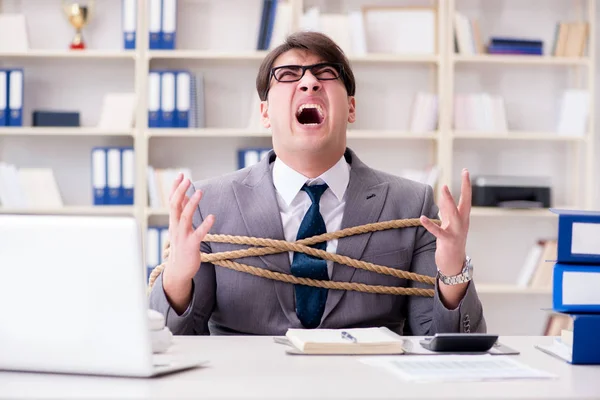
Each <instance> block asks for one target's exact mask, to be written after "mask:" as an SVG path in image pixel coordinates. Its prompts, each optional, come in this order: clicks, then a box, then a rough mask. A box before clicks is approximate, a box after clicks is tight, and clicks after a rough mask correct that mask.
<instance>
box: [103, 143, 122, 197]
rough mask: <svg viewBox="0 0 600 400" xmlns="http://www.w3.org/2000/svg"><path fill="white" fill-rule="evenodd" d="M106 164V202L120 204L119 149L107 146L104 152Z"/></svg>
mask: <svg viewBox="0 0 600 400" xmlns="http://www.w3.org/2000/svg"><path fill="white" fill-rule="evenodd" d="M106 165H107V167H108V173H107V183H108V185H107V186H108V204H112V205H114V204H120V201H121V198H122V196H121V192H122V189H121V188H122V186H121V149H119V148H114V147H113V148H109V149H108V151H107V153H106Z"/></svg>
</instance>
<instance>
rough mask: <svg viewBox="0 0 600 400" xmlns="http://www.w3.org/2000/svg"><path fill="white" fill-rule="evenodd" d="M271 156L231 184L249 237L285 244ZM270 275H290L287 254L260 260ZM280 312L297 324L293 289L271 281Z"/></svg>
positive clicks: (282, 283) (287, 284)
mask: <svg viewBox="0 0 600 400" xmlns="http://www.w3.org/2000/svg"><path fill="white" fill-rule="evenodd" d="M272 155H273V153H272V152H271V154H270V156H268V157H265V158H264V159H263V160H262V161H261V162H260V163H259V164H258V165H256V166H255V167H254V168H252V170H251V171H250V173H249V174H248V176H247V178H246V179H244V181H242V182H241V183H240V182H234V185H233V192H234V194H235V198H236V201H237V205H238V208H239V210H240V214H241V215H242V219H243V221H244V225H245V227H246V230H247V232H248V235H249V236H253V237H259V238H270V239H279V240H285V235H284V233H283V226H282V223H281V217H280V214H279V205H278V204H277V198H276V194H275V188H274V186H273V177H272V174H271V169H270V158H271V157H272ZM260 259H261V260H262V261H263V262H264V263H265V264H266V266H267V267H268V268H269V269H270V270H272V271H278V272H282V273H286V274H289V273H290V269H291V268H290V260H289V256H288V253H287V252H283V253H278V254H272V255H269V256H260ZM272 282H273V284H274V285H275V291H276V293H277V297H278V299H279V302H280V304H281V308H282V309H283V312H284V313H285V315H286V316H287V318H288V319H289V320H290V322H292V323H293V324H294V325H297V324H299V323H300V322H299V320H298V318H297V316H296V311H295V307H294V287H293V285H290V284H289V283H284V282H279V281H272Z"/></svg>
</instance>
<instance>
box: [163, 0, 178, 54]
mask: <svg viewBox="0 0 600 400" xmlns="http://www.w3.org/2000/svg"><path fill="white" fill-rule="evenodd" d="M176 30H177V0H163V3H162V35H161V49H164V50H174V49H175V38H176Z"/></svg>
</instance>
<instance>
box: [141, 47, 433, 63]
mask: <svg viewBox="0 0 600 400" xmlns="http://www.w3.org/2000/svg"><path fill="white" fill-rule="evenodd" d="M267 54H268V52H267V51H248V52H235V51H232V52H223V51H212V50H150V51H148V58H149V59H154V60H160V59H177V60H214V61H219V60H221V61H227V60H230V61H262V60H263V59H264V58H265V56H266V55H267ZM348 58H349V60H350V62H352V63H388V62H389V63H434V64H435V63H438V62H439V60H440V57H439V56H438V55H419V54H416V55H402V54H366V55H364V56H352V55H349V56H348Z"/></svg>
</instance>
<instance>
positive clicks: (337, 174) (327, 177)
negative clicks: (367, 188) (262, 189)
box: [273, 156, 350, 206]
mask: <svg viewBox="0 0 600 400" xmlns="http://www.w3.org/2000/svg"><path fill="white" fill-rule="evenodd" d="M349 181H350V165H349V164H348V163H347V162H346V159H345V157H344V156H342V157H341V158H340V159H339V160H338V162H337V163H336V164H335V165H334V166H333V167H331V168H330V169H328V170H327V171H325V172H324V173H322V174H321V175H320V176H318V177H316V178H314V179H310V178H307V177H306V176H304V175H302V174H301V173H299V172H298V171H296V170H294V169H292V168H290V167H289V166H288V165H286V164H285V163H284V162H283V161H281V159H280V158H279V157H277V158H275V162H274V163H273V184H274V185H275V189H276V190H277V192H279V194H280V195H281V197H282V198H283V200H284V201H285V203H286V204H287V205H288V206H289V205H290V203H291V202H292V201H293V200H294V198H295V197H296V195H297V194H298V192H299V191H300V190H301V189H302V186H303V185H304V184H305V183H308V184H309V185H310V184H313V183H317V184H318V183H326V184H327V186H329V189H331V191H332V192H333V194H334V195H335V197H337V199H338V200H340V201H341V200H342V198H343V197H344V194H345V193H346V188H347V187H348V182H349Z"/></svg>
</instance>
